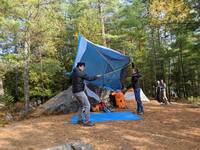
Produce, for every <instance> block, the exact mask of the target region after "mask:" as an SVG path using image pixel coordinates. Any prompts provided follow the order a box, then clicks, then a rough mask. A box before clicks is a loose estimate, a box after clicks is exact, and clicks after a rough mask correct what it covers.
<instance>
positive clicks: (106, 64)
mask: <svg viewBox="0 0 200 150" xmlns="http://www.w3.org/2000/svg"><path fill="white" fill-rule="evenodd" d="M78 62H84V63H85V64H86V69H85V72H86V73H87V74H88V75H90V76H92V75H97V74H101V75H103V77H102V78H101V79H98V80H96V81H91V82H90V83H92V84H94V85H96V86H98V87H102V88H105V89H108V90H120V89H121V88H122V85H121V79H122V72H123V69H124V68H125V67H126V66H127V65H128V64H129V62H130V60H129V57H127V56H125V55H123V54H122V53H120V52H117V51H115V50H113V49H110V48H107V47H104V46H101V45H97V44H94V43H92V42H91V41H89V40H87V39H85V38H84V37H83V36H81V35H79V39H78V51H77V55H76V59H75V63H74V66H73V68H74V67H75V66H76V64H77V63H78Z"/></svg>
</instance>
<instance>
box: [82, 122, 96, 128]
mask: <svg viewBox="0 0 200 150" xmlns="http://www.w3.org/2000/svg"><path fill="white" fill-rule="evenodd" d="M83 126H87V127H92V126H95V124H94V123H92V122H91V121H87V122H85V123H84V124H83Z"/></svg>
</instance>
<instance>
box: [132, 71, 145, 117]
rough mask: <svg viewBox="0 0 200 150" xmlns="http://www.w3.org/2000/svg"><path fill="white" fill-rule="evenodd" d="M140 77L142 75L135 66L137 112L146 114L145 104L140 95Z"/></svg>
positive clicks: (133, 84)
mask: <svg viewBox="0 0 200 150" xmlns="http://www.w3.org/2000/svg"><path fill="white" fill-rule="evenodd" d="M140 77H141V75H140V74H139V71H138V69H137V68H134V69H133V74H132V87H133V89H134V93H135V100H136V102H137V114H138V115H143V114H144V106H143V103H142V100H141V96H140V86H139V78H140Z"/></svg>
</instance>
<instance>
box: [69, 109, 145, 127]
mask: <svg viewBox="0 0 200 150" xmlns="http://www.w3.org/2000/svg"><path fill="white" fill-rule="evenodd" d="M77 119H78V117H77V115H74V116H72V118H71V123H72V124H76V123H77ZM90 120H91V121H92V122H108V121H125V120H141V118H140V117H139V116H138V115H136V114H134V113H132V112H110V113H91V117H90Z"/></svg>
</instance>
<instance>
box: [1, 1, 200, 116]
mask: <svg viewBox="0 0 200 150" xmlns="http://www.w3.org/2000/svg"><path fill="white" fill-rule="evenodd" d="M79 33H80V34H82V35H83V36H85V37H86V38H87V39H89V40H90V41H93V42H94V43H98V44H101V45H104V46H107V47H111V48H113V49H116V50H118V51H120V52H122V53H124V54H126V55H128V56H129V57H130V59H131V61H132V62H134V64H135V65H136V66H137V67H138V68H139V70H140V72H141V74H142V75H143V77H142V80H141V82H140V83H141V86H142V88H143V90H144V92H145V94H146V95H147V96H150V97H152V96H154V91H155V83H156V80H160V79H164V80H165V82H166V83H167V85H168V93H171V91H174V92H175V93H177V95H178V97H180V98H185V99H188V98H189V99H191V98H192V97H198V96H200V2H199V1H198V0H179V1H176V0H168V1H160V0H151V1H150V0H148V1H147V0H143V1H142V0H112V1H110V0H15V1H13V0H0V82H1V83H2V86H0V87H1V95H2V96H1V101H3V102H5V104H6V105H9V104H12V103H15V102H17V101H22V102H24V103H25V112H27V111H28V108H29V103H30V102H34V101H35V100H38V99H40V100H41V101H45V100H47V99H49V98H50V97H52V96H54V95H55V94H57V93H59V92H60V91H63V90H64V89H66V88H67V87H68V86H69V85H70V81H69V78H68V77H66V76H65V72H66V71H67V72H69V71H71V67H72V64H73V61H74V57H75V55H76V49H77V38H78V34H79ZM124 81H125V84H127V83H128V82H129V81H130V77H129V76H128V75H127V77H126V78H125V79H124ZM126 86H127V85H126ZM3 93H4V94H3Z"/></svg>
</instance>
